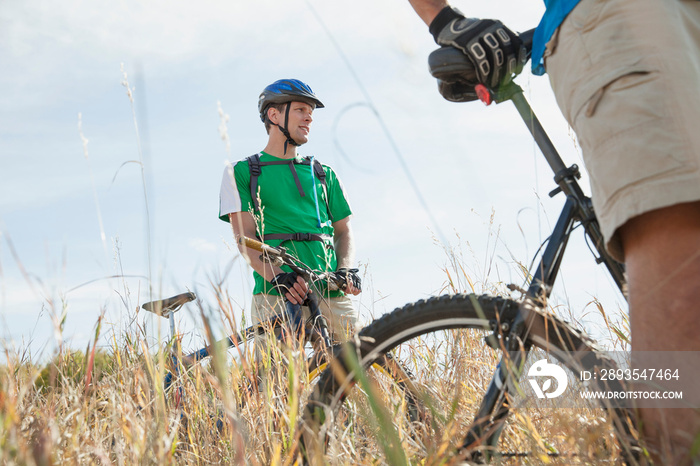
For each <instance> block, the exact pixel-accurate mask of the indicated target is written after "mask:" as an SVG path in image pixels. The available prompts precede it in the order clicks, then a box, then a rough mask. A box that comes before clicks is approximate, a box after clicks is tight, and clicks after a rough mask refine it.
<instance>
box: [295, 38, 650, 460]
mask: <svg viewBox="0 0 700 466" xmlns="http://www.w3.org/2000/svg"><path fill="white" fill-rule="evenodd" d="M533 31H534V30H532V31H528V32H526V33H522V34H521V37H522V38H523V42H525V43H526V44H527V45H528V48H530V46H531V41H532V39H531V37H532V33H533ZM429 66H430V70H431V73H432V75H433V76H434V77H436V78H437V79H438V80H441V81H443V82H460V81H459V80H460V79H464V80H465V81H464V82H466V83H469V82H472V83H473V82H474V81H475V73H474V69H473V67H472V65H471V63H470V62H468V60H467V58H466V57H465V56H464V55H463V54H462V53H461V52H460V51H459V50H457V49H454V48H451V47H443V48H441V49H438V50H436V51H434V52H433V53H432V54H431V55H430V58H429ZM475 90H476V93H477V95H478V97H479V99H480V100H482V101H483V102H484V103H486V104H490V103H491V102H496V103H502V102H506V101H511V102H512V103H513V104H514V105H515V107H516V108H517V110H518V113H519V114H520V116H521V117H522V119H523V121H524V122H525V124H526V125H527V127H528V129H529V130H530V132H531V134H532V136H533V138H534V140H535V142H536V143H537V145H538V146H539V148H540V150H541V152H542V154H543V155H544V157H545V159H546V160H547V162H548V164H549V166H550V167H551V169H552V171H553V172H554V181H555V183H556V185H557V187H556V188H555V189H554V190H553V191H551V192H550V193H549V195H550V197H553V196H556V195H559V194H563V195H564V196H565V197H566V200H565V202H564V206H563V209H562V212H561V214H560V216H559V218H558V220H557V222H556V225H555V226H554V229H553V231H552V233H551V235H550V236H549V238H548V240H547V242H546V247H545V249H544V251H543V252H542V254H541V257H540V260H539V265H538V266H537V268H536V269H535V270H534V274H531V275H530V279H529V287H528V288H527V290H521V289H518V288H517V287H515V286H511V287H509V288H510V289H511V290H512V291H513V292H515V291H520V292H521V294H522V296H521V297H519V298H512V297H509V296H504V297H500V296H491V295H486V294H484V295H475V294H458V295H446V296H439V297H433V298H430V299H427V300H421V301H418V302H415V303H411V304H407V305H405V306H404V307H402V308H398V309H396V310H394V311H393V312H391V313H389V314H387V315H385V316H383V317H381V318H380V319H378V320H375V321H374V322H373V323H371V324H370V325H369V326H367V327H365V328H364V329H362V330H361V331H360V332H359V333H358V334H357V336H356V338H355V339H354V341H352V342H349V343H348V344H346V345H344V346H342V347H341V348H337V349H336V351H337V354H336V356H335V357H334V358H333V361H334V364H333V365H334V367H333V369H332V370H331V369H328V370H326V371H325V372H324V373H323V374H322V375H321V377H320V381H319V383H318V384H317V386H316V388H315V390H314V392H313V393H312V394H311V396H310V398H309V400H308V404H307V407H306V408H305V412H304V423H305V429H306V434H305V435H304V441H305V442H306V443H307V444H308V445H307V448H308V449H309V450H315V451H323V452H325V451H327V450H328V445H330V444H331V443H332V438H331V437H332V436H333V435H334V434H333V432H334V429H335V427H334V425H335V424H337V417H338V416H337V412H338V410H340V409H341V408H345V405H346V404H347V401H346V400H347V398H348V396H349V394H350V393H352V391H353V387H354V386H356V385H357V384H358V382H359V380H360V379H361V377H362V369H363V368H365V367H369V366H370V365H371V364H372V363H373V362H374V361H375V360H376V358H377V357H379V355H383V354H393V355H394V358H395V359H397V360H400V361H401V362H402V363H403V364H407V365H409V369H410V370H411V371H412V374H413V376H414V377H416V383H418V384H422V385H426V384H427V383H425V382H422V378H423V376H425V377H426V378H429V380H431V381H432V383H433V385H434V386H436V387H439V389H433V390H432V391H425V392H423V393H421V394H419V399H420V400H421V402H422V403H423V404H424V405H426V406H428V414H427V416H426V417H425V418H423V419H419V420H418V422H413V423H412V424H406V423H403V424H402V422H401V420H400V419H398V420H397V421H396V422H394V424H393V426H394V429H395V430H396V431H398V432H410V433H411V434H410V436H405V437H401V438H400V440H399V441H400V448H401V449H403V450H411V452H412V454H415V456H412V458H414V457H417V458H420V457H423V460H422V461H426V462H430V461H434V462H436V463H441V464H442V462H444V461H447V462H449V461H451V460H455V459H459V460H468V461H470V462H507V461H515V462H521V461H523V457H527V456H529V457H530V458H531V460H530V461H542V462H549V461H551V458H552V457H555V458H556V457H558V458H560V460H561V458H567V459H565V460H564V461H566V462H571V461H574V458H578V460H580V461H582V462H585V461H595V462H597V461H598V460H600V458H599V456H600V453H601V452H603V453H605V454H606V455H608V454H609V457H611V458H613V459H616V460H622V461H626V462H630V463H634V462H635V461H636V459H637V458H638V457H639V455H640V448H639V445H638V441H637V439H638V432H637V423H636V419H635V416H634V412H633V411H632V410H631V409H628V408H627V407H625V406H624V405H623V404H621V403H611V402H609V401H606V400H604V399H599V400H597V401H595V402H593V404H588V403H584V404H583V405H581V402H580V401H579V402H576V401H575V400H572V399H570V398H569V399H568V400H567V399H566V398H565V397H562V398H561V400H562V401H561V405H562V406H566V403H569V402H571V403H572V408H570V410H573V411H569V412H567V411H566V409H565V408H562V409H561V410H552V409H547V408H543V407H542V406H541V403H543V402H542V401H541V400H540V398H546V397H547V396H548V395H554V393H553V392H551V391H548V389H549V388H551V387H552V386H553V384H551V382H552V379H549V380H550V381H549V382H545V383H544V384H543V385H542V386H540V385H537V383H536V382H535V383H532V382H531V388H532V390H529V388H530V387H528V384H526V383H522V384H521V383H520V382H521V380H522V379H523V378H524V376H530V375H532V374H537V370H539V369H541V368H542V367H545V366H547V365H553V364H554V365H557V366H558V367H563V368H566V369H567V370H568V372H566V377H568V379H567V380H559V379H557V383H558V384H560V385H559V387H561V384H562V383H563V382H567V381H572V382H573V379H580V377H579V376H580V374H582V371H584V370H586V371H596V370H597V371H601V370H616V369H617V367H618V363H617V361H615V360H614V358H611V357H610V355H609V354H608V353H605V352H604V351H603V350H602V349H601V348H600V347H598V346H597V344H596V343H595V342H594V341H593V340H592V339H591V338H590V337H588V336H587V335H586V334H585V333H584V332H582V331H580V330H577V329H575V328H574V327H573V326H572V325H570V324H569V323H567V322H565V321H564V320H562V319H561V318H559V317H557V316H556V315H554V314H553V313H551V312H549V311H548V310H547V300H548V298H549V297H550V294H551V291H552V288H553V286H554V283H555V281H556V279H557V274H558V272H559V269H560V265H561V263H562V258H563V256H564V253H565V251H566V247H567V243H568V240H569V237H570V235H571V233H572V231H573V230H575V229H576V228H581V229H583V231H584V232H585V237H586V238H587V242H588V243H589V248H590V249H591V252H592V253H593V255H594V258H595V261H596V262H597V263H598V264H603V266H605V267H606V269H607V270H608V271H609V273H610V275H611V277H612V278H613V280H614V282H615V284H616V285H617V287H618V288H619V289H620V291H621V292H622V293H623V295H624V288H625V275H624V272H625V270H624V266H623V265H622V264H620V263H618V262H617V261H615V260H614V259H613V258H612V257H611V256H610V255H609V254H608V252H607V251H606V250H605V248H604V245H603V236H602V234H601V231H600V227H599V224H598V221H597V219H596V215H595V212H594V211H593V205H592V202H591V199H590V198H589V197H588V196H586V195H585V194H584V192H583V190H582V189H581V187H580V186H579V184H578V182H577V180H578V179H579V178H580V173H579V169H578V167H577V166H576V165H571V166H566V165H565V164H564V162H563V160H562V159H561V157H560V156H559V154H558V153H557V151H556V149H555V148H554V145H553V144H552V142H551V141H550V139H549V137H548V136H547V134H546V132H545V131H544V129H543V128H542V125H541V124H540V122H539V120H538V119H537V117H536V116H535V115H534V113H533V111H532V109H531V108H530V105H529V103H528V102H527V100H526V99H525V97H524V95H523V90H522V88H521V87H520V86H518V85H517V84H516V83H515V82H511V83H510V84H507V85H504V86H502V87H501V88H500V89H499V90H498V92H494V91H493V90H490V89H488V88H486V87H485V86H483V85H478V86H477V87H476V89H475ZM538 253H539V251H538ZM537 255H539V254H536V256H537ZM533 263H534V261H533ZM511 294H512V293H511ZM426 348H437V350H435V351H432V352H430V351H429V352H428V356H427V357H426V356H423V354H424V353H425V351H426ZM462 351H463V352H462ZM453 354H456V356H454V357H453V356H452V355H453ZM465 354H466V355H467V356H466V357H465V356H464V355H465ZM421 358H423V359H427V361H426V360H420V359H421ZM468 359H474V360H476V361H475V362H472V361H468ZM535 360H537V361H535ZM408 363H410V364H408ZM562 372H564V371H562ZM477 380H483V381H484V382H483V383H481V385H479V386H478V387H477V385H478V384H479V382H477ZM579 381H580V380H579ZM586 384H587V385H586V387H588V388H590V389H593V390H603V391H610V392H621V391H624V390H625V386H624V383H623V382H622V381H619V380H605V381H602V380H589V381H587V382H586ZM559 387H558V389H559ZM479 390H483V393H480V394H476V392H477V391H479ZM446 392H449V395H446ZM538 392H539V393H538ZM543 392H548V395H544V393H543ZM540 395H543V396H540ZM472 400H476V401H472ZM468 402H469V403H471V404H469V406H465V404H467V403H468ZM574 403H579V404H574ZM475 411H476V414H475V415H474V414H473V413H474V412H475ZM572 414H573V416H571V415H572ZM603 414H604V415H603ZM472 416H473V417H472ZM559 416H561V417H563V418H564V417H568V418H571V419H573V421H571V420H569V421H568V422H569V424H567V425H568V426H569V427H562V426H564V424H557V422H559V421H557V420H556V418H557V417H559ZM601 418H603V419H601ZM470 419H471V421H470ZM591 419H593V420H594V421H595V423H596V425H595V426H592V424H593V422H590V421H591ZM538 424H540V425H543V427H542V428H538V427H537V426H538ZM340 427H341V428H342V427H344V426H342V424H341V426H340ZM566 429H570V432H569V433H562V431H565V430H566ZM584 432H585V434H584ZM578 435H580V436H581V437H585V436H591V437H592V438H593V439H594V440H593V441H594V442H595V443H594V445H595V448H593V449H590V448H589V447H588V446H586V444H583V442H581V441H580V440H581V439H580V438H577V437H576V436H578ZM460 439H461V440H460ZM572 446H573V447H580V448H579V449H578V450H576V448H573V450H574V451H573V453H571V454H569V453H567V451H571V450H572V448H570V447H572ZM586 448H589V450H588V451H581V449H584V450H585V449H586ZM514 449H515V450H517V451H512V450H514ZM521 449H523V450H524V451H520V450H521ZM591 450H592V451H591ZM313 459H314V458H313V457H311V456H310V455H309V456H307V460H308V461H310V462H313ZM406 461H407V459H406V457H405V456H403V457H401V458H400V460H399V461H392V462H396V463H402V462H406ZM431 464H432V463H431Z"/></svg>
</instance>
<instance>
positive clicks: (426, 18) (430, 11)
mask: <svg viewBox="0 0 700 466" xmlns="http://www.w3.org/2000/svg"><path fill="white" fill-rule="evenodd" d="M408 1H409V3H410V4H411V6H412V7H413V9H414V10H415V11H416V13H418V16H420V19H422V20H423V22H424V23H425V24H427V25H428V26H430V23H432V22H433V19H435V17H436V16H437V14H438V13H440V10H442V9H443V8H445V7H446V6H447V0H408Z"/></svg>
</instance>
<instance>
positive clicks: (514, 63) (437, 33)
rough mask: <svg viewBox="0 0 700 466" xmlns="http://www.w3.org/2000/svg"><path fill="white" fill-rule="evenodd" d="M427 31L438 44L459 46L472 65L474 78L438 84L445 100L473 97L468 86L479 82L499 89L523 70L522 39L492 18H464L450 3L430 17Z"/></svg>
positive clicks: (460, 99)
mask: <svg viewBox="0 0 700 466" xmlns="http://www.w3.org/2000/svg"><path fill="white" fill-rule="evenodd" d="M430 33H431V34H432V35H433V37H434V38H435V42H437V43H438V44H439V45H443V46H451V47H454V48H456V49H459V50H460V51H461V52H462V53H464V55H466V57H467V58H468V59H469V61H470V62H471V63H472V65H473V66H474V71H475V78H476V81H475V82H469V83H465V82H464V81H462V82H461V83H460V84H459V85H458V86H457V87H455V85H453V84H452V83H442V84H441V86H440V93H441V94H442V95H443V96H444V97H445V98H446V99H448V100H452V101H462V102H463V101H467V100H474V98H475V97H476V94H475V93H472V92H470V89H469V88H470V87H471V88H473V86H475V85H477V84H479V83H481V84H485V85H486V86H487V87H488V88H489V89H492V90H494V91H495V90H498V88H499V87H500V86H501V85H503V84H506V83H508V82H510V81H511V80H512V79H513V76H515V75H517V74H518V73H520V72H521V71H522V69H523V65H524V63H525V62H526V60H527V58H526V57H527V53H526V50H525V48H524V47H523V43H522V41H521V40H520V38H519V37H518V36H517V35H516V34H515V33H513V32H512V31H511V30H510V29H508V28H507V27H505V26H504V25H503V23H501V22H500V21H497V20H491V19H476V18H465V17H464V15H462V13H461V12H459V11H458V10H456V9H453V8H451V7H449V6H447V7H445V8H444V9H443V10H442V11H440V13H439V14H438V15H437V16H436V17H435V19H434V20H433V21H432V23H431V24H430ZM453 93H457V94H461V95H460V96H456V95H452V94H453ZM470 97H472V98H470Z"/></svg>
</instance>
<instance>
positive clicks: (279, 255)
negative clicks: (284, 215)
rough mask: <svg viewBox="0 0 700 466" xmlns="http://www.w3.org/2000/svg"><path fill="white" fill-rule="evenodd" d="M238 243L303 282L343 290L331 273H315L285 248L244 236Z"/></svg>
mask: <svg viewBox="0 0 700 466" xmlns="http://www.w3.org/2000/svg"><path fill="white" fill-rule="evenodd" d="M238 242H239V244H242V245H245V246H246V247H248V248H250V249H254V250H256V251H259V252H262V253H263V255H267V256H268V257H271V258H273V261H277V262H279V263H280V264H283V265H286V266H288V267H290V268H291V269H292V270H293V271H294V272H296V273H298V274H299V275H301V276H302V277H303V278H304V279H305V280H310V281H314V282H316V281H323V280H325V281H326V282H327V283H328V289H329V290H331V291H336V290H342V289H344V288H345V285H346V284H345V283H344V282H343V281H342V280H339V279H338V278H337V277H336V276H335V274H334V273H333V272H323V273H321V274H319V273H316V272H315V271H313V270H312V269H311V268H310V267H308V266H307V265H306V264H304V263H303V262H301V261H300V260H299V259H297V258H295V257H293V256H290V255H289V254H287V251H286V249H285V248H276V247H274V246H270V245H268V244H265V243H262V242H260V241H257V240H254V239H252V238H248V237H246V236H241V237H240V238H239V239H238Z"/></svg>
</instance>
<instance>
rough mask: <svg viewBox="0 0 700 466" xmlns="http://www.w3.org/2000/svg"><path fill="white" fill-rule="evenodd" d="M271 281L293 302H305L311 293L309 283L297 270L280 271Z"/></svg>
mask: <svg viewBox="0 0 700 466" xmlns="http://www.w3.org/2000/svg"><path fill="white" fill-rule="evenodd" d="M270 283H272V284H273V285H274V286H275V289H276V290H277V291H279V293H280V294H281V295H282V296H284V297H285V299H287V301H289V302H290V303H292V304H303V303H304V301H305V300H306V296H307V295H308V293H309V285H308V284H307V283H306V282H305V281H304V279H303V278H301V277H300V276H299V274H297V273H296V272H282V273H279V274H277V275H275V278H273V279H272V280H270Z"/></svg>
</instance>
